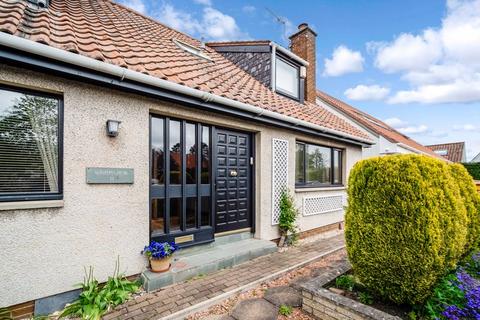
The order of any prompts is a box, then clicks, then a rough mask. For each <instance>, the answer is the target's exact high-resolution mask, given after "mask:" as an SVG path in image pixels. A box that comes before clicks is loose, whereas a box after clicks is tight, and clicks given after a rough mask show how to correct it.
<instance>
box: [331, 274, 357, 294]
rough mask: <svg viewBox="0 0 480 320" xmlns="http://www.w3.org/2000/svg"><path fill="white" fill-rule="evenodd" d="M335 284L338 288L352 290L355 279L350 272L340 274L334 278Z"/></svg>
mask: <svg viewBox="0 0 480 320" xmlns="http://www.w3.org/2000/svg"><path fill="white" fill-rule="evenodd" d="M335 286H336V287H337V288H339V289H343V290H347V291H353V288H354V287H355V279H354V278H353V276H352V275H350V274H347V275H343V276H340V277H338V278H337V279H335Z"/></svg>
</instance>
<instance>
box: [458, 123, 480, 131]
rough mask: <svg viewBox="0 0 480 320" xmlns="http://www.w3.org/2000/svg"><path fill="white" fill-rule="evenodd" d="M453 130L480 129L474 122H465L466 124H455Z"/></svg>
mask: <svg viewBox="0 0 480 320" xmlns="http://www.w3.org/2000/svg"><path fill="white" fill-rule="evenodd" d="M453 130H455V131H477V130H480V128H479V127H477V126H475V125H473V124H469V123H467V124H464V125H455V126H453Z"/></svg>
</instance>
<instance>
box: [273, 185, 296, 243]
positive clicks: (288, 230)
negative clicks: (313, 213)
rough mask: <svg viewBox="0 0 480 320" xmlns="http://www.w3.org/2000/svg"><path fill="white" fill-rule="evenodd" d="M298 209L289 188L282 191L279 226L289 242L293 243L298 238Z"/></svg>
mask: <svg viewBox="0 0 480 320" xmlns="http://www.w3.org/2000/svg"><path fill="white" fill-rule="evenodd" d="M297 216H298V210H297V208H295V205H294V202H293V198H292V196H291V195H290V194H289V193H288V191H287V190H285V191H284V192H282V196H281V198H280V217H279V219H278V220H279V221H278V227H279V229H280V233H281V234H282V236H284V237H286V239H287V244H293V243H295V242H296V241H297V239H298V227H297V225H296V221H297Z"/></svg>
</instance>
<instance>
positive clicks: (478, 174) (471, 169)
mask: <svg viewBox="0 0 480 320" xmlns="http://www.w3.org/2000/svg"><path fill="white" fill-rule="evenodd" d="M462 164H463V166H464V167H465V169H467V171H468V173H470V175H471V176H472V177H473V179H474V180H480V162H475V163H462Z"/></svg>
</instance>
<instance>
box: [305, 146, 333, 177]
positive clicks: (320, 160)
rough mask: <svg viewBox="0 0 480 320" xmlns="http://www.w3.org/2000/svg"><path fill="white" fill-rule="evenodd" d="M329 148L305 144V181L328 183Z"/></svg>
mask: <svg viewBox="0 0 480 320" xmlns="http://www.w3.org/2000/svg"><path fill="white" fill-rule="evenodd" d="M330 150H331V149H330V148H325V147H320V146H315V145H311V144H309V145H307V152H306V157H307V168H306V169H307V170H306V175H307V177H306V179H307V183H311V182H320V183H330V181H331V179H330V172H331V171H330V170H331V169H330V168H331V167H330V165H331V159H330V158H331V153H330V152H331V151H330Z"/></svg>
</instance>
